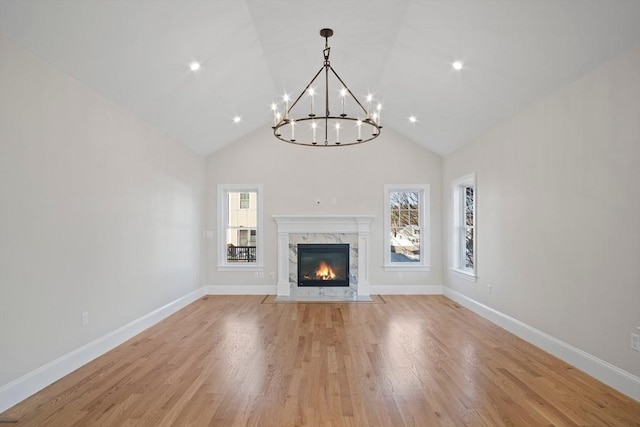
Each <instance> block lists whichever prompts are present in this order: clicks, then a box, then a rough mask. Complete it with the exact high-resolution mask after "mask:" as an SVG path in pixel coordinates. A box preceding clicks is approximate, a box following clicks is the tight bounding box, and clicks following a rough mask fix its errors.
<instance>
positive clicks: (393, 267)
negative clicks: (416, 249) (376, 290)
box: [382, 263, 431, 271]
mask: <svg viewBox="0 0 640 427" xmlns="http://www.w3.org/2000/svg"><path fill="white" fill-rule="evenodd" d="M382 267H383V268H384V271H431V266H430V265H421V264H417V265H416V264H411V263H407V264H406V265H405V264H385V265H383V266H382Z"/></svg>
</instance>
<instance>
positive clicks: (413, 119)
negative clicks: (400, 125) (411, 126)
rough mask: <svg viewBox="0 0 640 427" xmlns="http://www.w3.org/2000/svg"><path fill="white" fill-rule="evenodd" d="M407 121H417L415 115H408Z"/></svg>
mask: <svg viewBox="0 0 640 427" xmlns="http://www.w3.org/2000/svg"><path fill="white" fill-rule="evenodd" d="M409 121H410V122H411V123H415V122H417V121H418V119H417V118H416V116H409Z"/></svg>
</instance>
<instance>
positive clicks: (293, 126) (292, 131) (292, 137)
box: [291, 120, 296, 141]
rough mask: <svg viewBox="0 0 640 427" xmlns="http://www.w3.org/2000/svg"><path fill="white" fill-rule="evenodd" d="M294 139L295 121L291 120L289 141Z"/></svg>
mask: <svg viewBox="0 0 640 427" xmlns="http://www.w3.org/2000/svg"><path fill="white" fill-rule="evenodd" d="M295 140H296V121H295V120H291V141H295Z"/></svg>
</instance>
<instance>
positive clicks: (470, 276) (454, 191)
mask: <svg viewBox="0 0 640 427" xmlns="http://www.w3.org/2000/svg"><path fill="white" fill-rule="evenodd" d="M471 186H472V187H473V268H465V267H462V256H463V253H462V251H463V245H462V237H461V235H460V230H461V229H462V223H463V222H464V203H463V198H464V191H463V189H464V188H467V187H471ZM451 199H452V217H453V218H452V234H451V237H452V239H451V240H452V245H451V247H452V254H451V256H452V260H451V261H452V266H451V272H452V274H453V275H454V276H456V277H459V278H461V279H464V280H467V281H470V282H475V281H476V279H477V277H478V276H477V268H478V252H477V246H478V209H477V206H478V186H477V185H476V174H475V173H470V174H468V175H464V176H461V177H459V178H457V179H454V180H453V181H452V182H451Z"/></svg>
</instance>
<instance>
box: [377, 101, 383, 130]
mask: <svg viewBox="0 0 640 427" xmlns="http://www.w3.org/2000/svg"><path fill="white" fill-rule="evenodd" d="M381 112H382V104H378V113H377V114H376V123H377V124H378V126H380V118H381V116H382V114H381Z"/></svg>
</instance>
